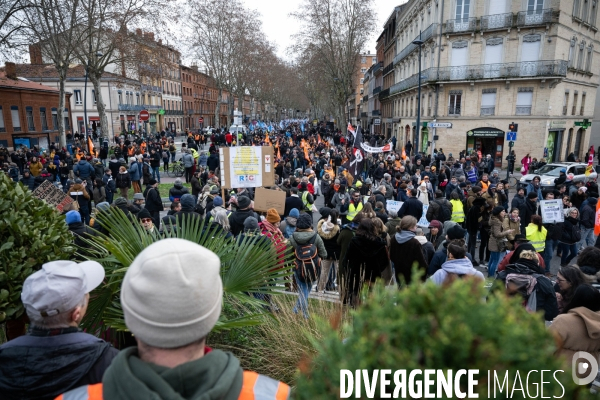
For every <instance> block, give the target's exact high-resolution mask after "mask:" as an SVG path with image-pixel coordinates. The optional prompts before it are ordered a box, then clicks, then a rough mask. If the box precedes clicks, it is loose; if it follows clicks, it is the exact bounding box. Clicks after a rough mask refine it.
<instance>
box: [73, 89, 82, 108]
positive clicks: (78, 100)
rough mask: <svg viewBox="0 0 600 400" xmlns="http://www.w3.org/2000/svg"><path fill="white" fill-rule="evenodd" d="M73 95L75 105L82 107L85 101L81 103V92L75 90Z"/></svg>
mask: <svg viewBox="0 0 600 400" xmlns="http://www.w3.org/2000/svg"><path fill="white" fill-rule="evenodd" d="M73 94H74V95H75V104H77V105H78V106H80V105H81V104H82V103H83V101H81V90H74V91H73Z"/></svg>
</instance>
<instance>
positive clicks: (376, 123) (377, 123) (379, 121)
mask: <svg viewBox="0 0 600 400" xmlns="http://www.w3.org/2000/svg"><path fill="white" fill-rule="evenodd" d="M373 124H374V125H381V119H380V118H375V120H374V121H373Z"/></svg>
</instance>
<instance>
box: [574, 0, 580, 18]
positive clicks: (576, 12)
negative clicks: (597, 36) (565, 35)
mask: <svg viewBox="0 0 600 400" xmlns="http://www.w3.org/2000/svg"><path fill="white" fill-rule="evenodd" d="M580 8H581V3H580V0H574V1H573V17H574V18H579V9H580Z"/></svg>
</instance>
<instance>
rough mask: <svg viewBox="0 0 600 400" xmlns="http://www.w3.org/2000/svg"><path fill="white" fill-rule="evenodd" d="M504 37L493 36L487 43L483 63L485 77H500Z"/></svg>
mask: <svg viewBox="0 0 600 400" xmlns="http://www.w3.org/2000/svg"><path fill="white" fill-rule="evenodd" d="M502 47H503V46H502V38H491V39H488V40H487V41H486V43H485V57H484V61H483V63H484V64H485V65H484V66H483V68H484V70H483V71H484V77H485V78H498V77H500V66H501V64H500V63H501V62H502V50H503V49H502Z"/></svg>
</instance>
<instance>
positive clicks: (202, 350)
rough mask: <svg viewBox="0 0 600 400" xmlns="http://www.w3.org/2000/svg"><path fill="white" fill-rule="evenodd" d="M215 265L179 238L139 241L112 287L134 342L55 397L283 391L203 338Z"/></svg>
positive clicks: (214, 315) (215, 293)
mask: <svg viewBox="0 0 600 400" xmlns="http://www.w3.org/2000/svg"><path fill="white" fill-rule="evenodd" d="M165 265H168V266H169V268H165ZM220 269H221V262H220V260H219V257H218V256H217V255H216V254H214V253H213V252H211V251H210V250H208V249H206V248H204V247H202V246H200V245H198V244H195V243H192V242H189V241H187V240H182V239H175V238H172V239H164V240H160V241H158V242H155V243H153V244H151V245H150V246H148V247H146V249H144V250H143V251H142V252H141V253H140V254H139V255H138V256H137V257H136V258H135V260H134V261H133V263H132V264H131V266H130V267H129V268H128V269H127V272H126V273H125V277H124V279H123V284H122V287H121V293H120V295H121V304H122V306H123V314H124V316H125V324H126V325H127V328H128V329H129V331H131V333H132V334H133V335H134V337H135V340H136V341H137V346H133V347H128V348H126V349H125V350H122V351H121V352H120V353H119V355H118V356H117V357H116V358H115V359H114V360H113V363H112V364H111V366H110V368H108V369H107V371H106V373H105V374H104V379H103V380H102V384H100V385H98V386H96V387H93V386H92V387H86V388H84V389H83V393H73V392H69V393H66V394H65V395H64V397H63V398H64V399H65V400H66V399H69V398H81V397H84V396H85V395H86V394H90V397H89V398H91V399H92V400H96V399H100V398H102V397H103V398H105V399H111V400H138V399H140V400H141V399H150V398H156V399H166V398H172V399H176V398H178V399H184V398H186V399H238V398H242V399H243V398H246V397H244V396H253V395H254V393H256V394H257V398H258V397H259V396H258V394H259V393H260V394H261V396H262V397H261V398H265V399H273V400H275V399H285V398H288V397H289V392H290V388H289V386H287V385H286V384H283V383H281V382H278V381H275V380H273V379H271V378H268V377H266V376H262V375H258V374H257V373H255V372H250V371H244V370H243V369H242V368H241V367H240V363H239V361H238V360H237V358H235V356H234V355H233V354H231V353H228V352H223V351H221V350H216V349H211V348H209V347H207V346H206V337H207V336H208V335H209V333H210V332H211V331H212V329H213V328H214V326H215V325H216V323H217V321H218V320H219V316H220V315H221V309H222V299H223V282H222V280H221V276H220V275H221V271H220ZM186 304H188V305H189V304H195V305H196V306H194V307H185V306H184V305H186ZM80 391H81V390H80ZM86 392H87V393H86ZM93 393H97V395H96V396H94V394H93ZM85 398H88V397H85ZM252 398H254V397H252Z"/></svg>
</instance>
